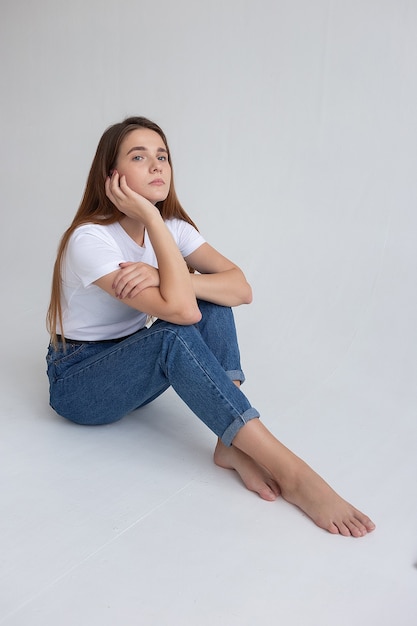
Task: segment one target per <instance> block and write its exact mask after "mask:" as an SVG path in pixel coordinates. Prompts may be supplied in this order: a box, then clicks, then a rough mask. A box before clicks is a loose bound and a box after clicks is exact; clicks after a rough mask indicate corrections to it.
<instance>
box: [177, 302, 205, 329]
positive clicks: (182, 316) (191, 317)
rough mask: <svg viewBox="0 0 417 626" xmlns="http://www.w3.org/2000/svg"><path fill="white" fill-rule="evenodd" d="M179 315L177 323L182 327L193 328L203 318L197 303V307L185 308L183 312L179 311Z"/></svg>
mask: <svg viewBox="0 0 417 626" xmlns="http://www.w3.org/2000/svg"><path fill="white" fill-rule="evenodd" d="M177 315H178V319H177V321H176V323H177V324H180V325H181V326H192V325H193V324H197V323H198V322H199V321H200V320H201V318H202V315H201V311H200V309H199V308H198V306H197V303H195V306H188V307H184V308H183V309H182V310H181V311H178V314H177Z"/></svg>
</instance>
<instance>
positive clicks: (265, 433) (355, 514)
mask: <svg viewBox="0 0 417 626" xmlns="http://www.w3.org/2000/svg"><path fill="white" fill-rule="evenodd" d="M233 446H236V447H237V448H238V449H239V450H242V451H243V452H245V453H246V454H247V455H249V457H250V458H252V459H254V461H255V462H256V463H258V464H259V465H261V466H265V467H266V468H267V469H268V470H269V472H270V476H272V477H273V478H274V479H275V481H276V484H277V485H279V489H280V491H281V494H282V496H283V498H284V499H285V500H287V501H288V502H291V503H292V504H295V505H296V506H298V507H299V508H300V509H301V510H302V511H304V513H306V514H307V515H308V516H309V517H311V519H312V520H313V521H314V522H315V523H316V524H317V526H319V527H320V528H324V529H325V530H328V531H329V532H330V533H333V534H340V535H343V536H345V537H350V536H351V537H363V536H364V535H366V534H367V533H369V532H371V531H372V530H374V528H375V524H374V523H373V522H372V521H371V520H370V519H369V517H368V516H367V515H364V514H363V513H361V512H360V511H358V510H357V509H355V508H354V507H353V506H352V505H351V504H349V503H348V502H346V501H345V500H343V499H342V498H341V497H340V496H338V495H337V493H336V492H335V491H333V489H332V488H331V487H329V485H328V484H327V483H326V482H325V481H324V480H323V479H322V478H320V476H319V475H318V474H316V472H314V471H313V470H312V469H311V467H309V466H308V465H307V464H306V463H304V461H302V460H301V459H300V458H298V457H297V456H296V455H295V454H293V453H292V452H291V450H289V449H288V448H286V447H285V446H284V445H283V444H282V443H281V442H280V441H278V439H276V438H275V437H274V436H273V435H272V434H271V433H270V432H269V430H268V429H267V428H266V427H265V426H264V425H263V424H262V422H260V421H259V420H258V419H253V420H250V422H248V423H247V424H246V425H245V426H243V428H241V429H240V430H239V432H238V433H237V435H236V437H235V439H234V440H233Z"/></svg>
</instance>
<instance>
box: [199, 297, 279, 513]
mask: <svg viewBox="0 0 417 626" xmlns="http://www.w3.org/2000/svg"><path fill="white" fill-rule="evenodd" d="M198 304H199V308H200V310H201V313H202V315H203V317H202V320H201V321H200V322H199V323H198V324H196V326H197V328H198V330H199V331H200V333H201V335H202V337H203V339H204V341H205V343H206V344H207V346H208V347H209V349H210V351H211V352H212V353H213V354H214V356H215V357H216V359H217V360H218V361H219V363H220V365H221V366H222V367H223V369H224V371H225V372H226V373H227V375H228V376H229V378H230V379H231V380H233V382H234V383H235V385H236V386H237V387H240V384H241V383H242V382H243V381H244V379H245V376H244V374H243V371H242V369H241V365H240V352H239V345H238V340H237V335H236V327H235V322H234V317H233V312H232V309H230V308H229V307H222V306H218V305H216V304H212V303H210V302H205V301H203V300H199V303H198ZM213 460H214V462H215V464H216V465H218V466H219V467H223V468H225V469H231V470H235V471H236V472H237V473H238V474H239V476H240V478H241V479H242V481H243V483H244V485H245V486H246V487H247V488H248V489H249V490H250V491H254V492H256V493H258V494H259V495H260V497H261V498H263V499H264V500H269V501H273V500H275V499H276V498H277V496H278V495H279V493H280V490H279V487H278V485H277V484H276V482H275V480H274V479H273V478H272V476H271V475H270V474H269V472H268V471H267V470H266V469H265V468H264V467H261V466H260V465H258V464H257V463H256V462H255V461H254V460H253V459H251V458H250V457H249V456H248V455H247V454H245V453H244V452H242V451H241V450H239V448H236V447H235V446H233V445H231V446H225V445H224V444H223V443H222V441H221V439H218V441H217V445H216V449H215V451H214V455H213Z"/></svg>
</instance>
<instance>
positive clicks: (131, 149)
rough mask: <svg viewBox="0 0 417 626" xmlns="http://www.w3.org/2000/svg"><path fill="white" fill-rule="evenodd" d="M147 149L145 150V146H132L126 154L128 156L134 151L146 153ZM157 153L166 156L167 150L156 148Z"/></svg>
mask: <svg viewBox="0 0 417 626" xmlns="http://www.w3.org/2000/svg"><path fill="white" fill-rule="evenodd" d="M147 149H148V148H146V147H145V146H134V147H133V148H130V150H129V151H128V152H127V154H130V153H131V152H134V151H135V150H142V151H145V152H146V151H147ZM157 152H164V153H165V154H168V150H165V148H158V150H157Z"/></svg>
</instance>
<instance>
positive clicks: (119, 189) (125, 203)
mask: <svg viewBox="0 0 417 626" xmlns="http://www.w3.org/2000/svg"><path fill="white" fill-rule="evenodd" d="M105 188H106V196H107V197H108V198H109V200H111V202H113V204H114V205H115V206H116V207H117V208H118V209H119V211H121V212H122V213H124V214H125V215H127V216H128V217H130V218H132V219H136V220H140V221H141V222H143V223H144V224H145V225H146V224H147V222H148V221H149V220H152V218H154V217H157V218H160V219H161V214H160V212H159V211H158V209H157V208H156V207H155V206H154V205H153V204H152V202H149V200H147V199H146V198H144V197H143V196H141V195H139V194H138V193H136V191H133V189H131V188H130V187H129V185H128V184H127V181H126V176H120V175H119V173H118V172H117V171H116V170H113V173H112V175H111V177H110V176H108V177H107V178H106V183H105Z"/></svg>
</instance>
